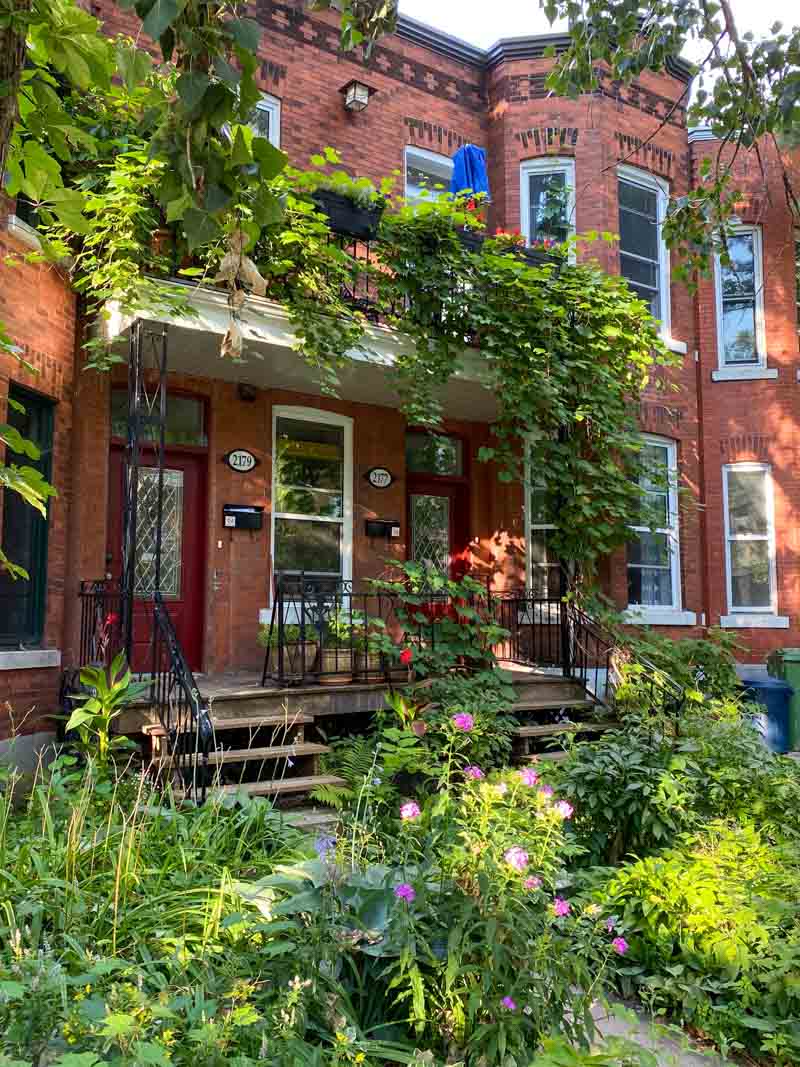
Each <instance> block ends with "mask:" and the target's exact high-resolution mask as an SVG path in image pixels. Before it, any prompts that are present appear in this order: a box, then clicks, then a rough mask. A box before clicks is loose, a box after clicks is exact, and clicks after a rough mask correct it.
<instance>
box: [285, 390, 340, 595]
mask: <svg viewBox="0 0 800 1067" xmlns="http://www.w3.org/2000/svg"><path fill="white" fill-rule="evenodd" d="M273 418H274V423H273V450H272V559H273V568H274V572H275V573H276V574H300V573H305V574H309V575H324V576H326V577H331V578H344V579H348V578H349V577H350V574H351V567H352V526H353V425H352V419H350V418H348V417H347V416H345V415H335V414H333V413H332V412H327V411H316V410H310V409H306V408H282V407H276V408H274V409H273Z"/></svg>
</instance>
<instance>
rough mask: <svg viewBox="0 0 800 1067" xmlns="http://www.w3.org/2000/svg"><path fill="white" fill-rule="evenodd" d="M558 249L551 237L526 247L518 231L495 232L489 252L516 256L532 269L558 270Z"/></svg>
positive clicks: (559, 259) (559, 255)
mask: <svg viewBox="0 0 800 1067" xmlns="http://www.w3.org/2000/svg"><path fill="white" fill-rule="evenodd" d="M560 247H561V246H560V245H559V244H558V242H557V241H555V240H553V238H551V237H543V238H541V239H540V240H537V241H534V242H533V244H531V245H529V246H528V245H526V244H525V238H524V236H523V235H522V233H520V231H519V230H518V229H514V230H495V232H494V236H493V237H492V238H491V245H490V251H492V252H499V253H501V254H510V255H515V256H518V257H519V258H520V259H524V260H526V262H528V263H530V265H531V266H533V267H543V266H553V267H555V268H556V270H558V269H559V268H560V267H561V263H562V260H563V256H562V253H561V252H560Z"/></svg>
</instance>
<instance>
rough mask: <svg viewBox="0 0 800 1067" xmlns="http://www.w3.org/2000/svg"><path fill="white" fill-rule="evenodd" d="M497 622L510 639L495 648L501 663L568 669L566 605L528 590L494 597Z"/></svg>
mask: <svg viewBox="0 0 800 1067" xmlns="http://www.w3.org/2000/svg"><path fill="white" fill-rule="evenodd" d="M490 602H491V604H492V606H493V611H494V617H495V621H496V622H497V624H498V625H499V626H502V627H503V629H504V630H507V631H508V637H507V638H506V639H505V640H503V641H501V642H500V643H499V644H498V645H496V646H495V649H494V652H495V655H496V656H497V658H498V659H501V660H503V661H504V662H507V663H517V664H520V665H523V666H530V665H533V664H535V665H536V666H539V667H562V666H563V665H564V649H565V644H564V623H565V614H564V604H563V602H562V601H561V600H560V599H558V598H556V597H537V596H534V595H533V594H528V593H526V591H525V590H511V591H507V592H503V593H493V594H491V600H490Z"/></svg>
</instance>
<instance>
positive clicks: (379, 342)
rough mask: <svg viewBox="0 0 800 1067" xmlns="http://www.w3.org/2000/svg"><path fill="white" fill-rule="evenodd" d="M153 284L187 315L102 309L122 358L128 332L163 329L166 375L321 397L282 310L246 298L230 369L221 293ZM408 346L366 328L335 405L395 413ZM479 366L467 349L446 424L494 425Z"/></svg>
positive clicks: (448, 392)
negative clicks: (395, 376) (399, 364)
mask: <svg viewBox="0 0 800 1067" xmlns="http://www.w3.org/2000/svg"><path fill="white" fill-rule="evenodd" d="M160 284H161V285H163V286H164V287H165V289H166V290H167V292H169V293H170V295H171V296H172V297H173V298H174V297H175V296H178V295H182V296H183V298H184V299H185V301H186V303H187V305H188V307H189V309H190V311H189V313H188V314H182V313H179V312H176V311H173V310H159V311H153V310H146V311H145V310H143V311H142V312H141V313H140V314H123V313H122V312H121V310H120V308H119V306H118V305H115V304H113V303H112V304H108V305H106V308H105V309H104V316H103V317H102V319H101V322H102V326H101V329H102V333H103V336H104V338H105V340H106V341H107V342H108V343H110V344H111V345H112V346H114V347H115V348H117V349H118V350H120V353H121V354H124V353H123V352H122V349H123V346H124V344H125V342H126V341H127V338H128V334H129V331H130V327H131V325H132V324H133V322H134V321H135V320H136V319H141V320H142V321H143V322H144V323H145V324H146V325H150V326H151V327H158V326H166V327H167V328H168V334H167V338H168V340H167V365H168V371H169V372H170V373H173V374H186V375H191V376H192V377H201V378H211V379H217V380H220V381H227V382H247V383H248V384H250V385H254V386H257V387H258V388H261V389H287V390H291V391H295V392H302V393H310V394H312V395H320V396H321V395H322V389H321V388H320V385H319V382H318V381H317V379H316V377H315V374H314V370H313V368H311V367H310V366H309V365H308V364H307V363H306V362H305V360H304V359H303V357H302V356H301V355H300V354H299V352H298V351H297V343H298V342H297V335H296V333H295V330H294V327H293V325H292V323H291V322H290V320H289V315H288V313H287V311H286V309H285V308H284V307H283V305H282V304H279V303H276V302H275V301H273V300H268V299H266V298H264V297H257V296H250V297H248V299H247V302H246V304H245V306H244V308H243V309H242V311H241V314H240V317H239V326H240V328H241V331H242V336H243V338H244V347H243V358H242V360H240V361H233V360H230V359H226V358H223V357H222V356H220V342H221V339H222V337H223V336H224V334H225V332H226V331H227V329H228V326H229V324H230V311H229V308H228V304H227V294H226V292H225V291H223V290H221V289H217V288H214V287H211V286H205V285H187V284H185V283H183V282H176V281H164V282H160ZM170 303H175V300H174V299H173V300H171V301H170ZM411 344H412V342H411V340H410V338H408V337H407V336H405V335H403V334H402V333H400V332H398V331H397V330H393V329H390V328H389V327H386V326H379V325H373V324H369V325H368V326H367V329H366V332H365V335H364V338H363V342H362V344H361V345H360V346H359V347H358V348H355V349H352V350H351V351H349V352H348V353H347V356H348V359H349V362H348V363H347V364H346V365H345V366H344V367H343V368H342V369H341V370H340V372H339V379H340V386H339V395H340V397H341V398H342V399H343V400H349V401H353V402H358V403H368V404H377V405H380V406H383V407H390V408H397V407H399V404H400V398H399V396H398V394H397V391H396V389H395V387H394V383H393V380H392V376H391V374H390V373H389V372H390V371H391V369H392V367H393V366H394V364H395V363H396V361H397V359H398V357H400V356H401V355H402V354H403V352H407V351H408V350H409V348H410V347H411ZM482 366H483V364H482V359H481V355H480V353H479V352H476V351H474V350H470V349H466V350H465V352H464V356H463V359H462V367H461V369H460V370H459V371H458V372H457V374H455V375H454V376H453V378H451V380H450V381H449V382H448V384H447V385H446V386H445V388H444V390H443V392H442V404H443V411H444V414H445V416H447V417H449V418H453V419H463V420H468V421H474V422H490V421H492V420H493V419H494V418H495V417H496V414H497V405H496V401H495V397H494V394H493V393H492V392H491V391H490V390H489V389H488V388H487V386H486V384H485V383H484V376H483V374H482Z"/></svg>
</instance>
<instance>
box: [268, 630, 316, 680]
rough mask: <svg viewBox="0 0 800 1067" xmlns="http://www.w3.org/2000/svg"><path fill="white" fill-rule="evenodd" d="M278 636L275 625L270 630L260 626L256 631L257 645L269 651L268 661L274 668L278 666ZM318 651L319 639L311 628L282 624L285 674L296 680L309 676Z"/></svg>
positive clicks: (278, 631) (278, 632)
mask: <svg viewBox="0 0 800 1067" xmlns="http://www.w3.org/2000/svg"><path fill="white" fill-rule="evenodd" d="M303 629H305V633H304V632H303ZM279 634H280V630H279V627H278V624H277V623H275V624H274V625H273V626H272V628H271V629H270V627H269V626H260V627H259V629H258V643H259V644H260V645H261V647H262V648H268V649H269V650H270V659H271V660H272V661H273V663H274V665H275V666H278V665H279V664H280V650H279V648H278V640H279ZM318 649H319V639H318V637H317V631H316V630H315V629H314V627H313V626H306V627H305V628H303V627H300V626H299V625H298V624H297V623H284V626H283V670H284V673H285V674H289V675H292V676H293V677H296V678H302V677H303V676H304V675H306V674H311V672H312V671H313V670H314V664H315V663H316V660H317V652H318Z"/></svg>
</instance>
